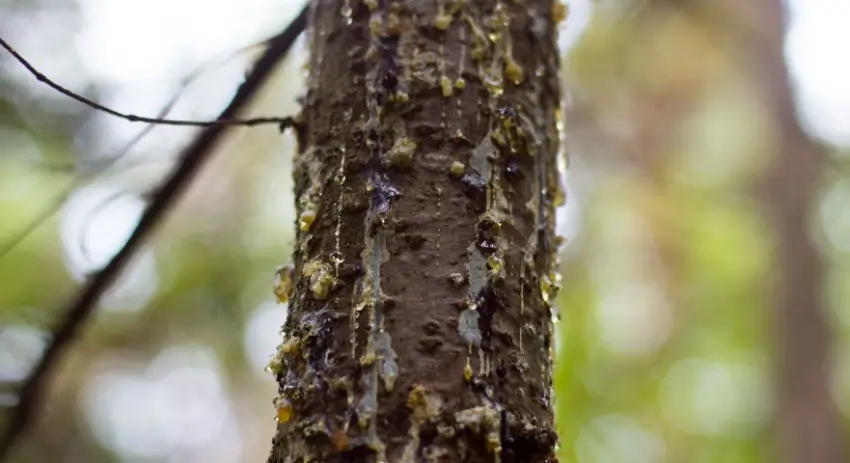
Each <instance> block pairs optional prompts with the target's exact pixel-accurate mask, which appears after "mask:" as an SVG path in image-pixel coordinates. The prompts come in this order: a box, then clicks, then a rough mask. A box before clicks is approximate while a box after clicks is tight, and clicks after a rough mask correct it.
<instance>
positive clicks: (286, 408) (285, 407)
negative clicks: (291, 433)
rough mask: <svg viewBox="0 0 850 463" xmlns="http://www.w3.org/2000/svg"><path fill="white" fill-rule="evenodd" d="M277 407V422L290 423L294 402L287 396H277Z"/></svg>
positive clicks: (275, 404)
mask: <svg viewBox="0 0 850 463" xmlns="http://www.w3.org/2000/svg"><path fill="white" fill-rule="evenodd" d="M274 406H275V408H276V409H277V414H276V418H277V422H278V423H288V422H289V421H290V420H291V419H292V415H293V413H294V412H293V410H292V402H290V401H289V400H288V399H287V398H286V397H277V398H276V399H275V403H274Z"/></svg>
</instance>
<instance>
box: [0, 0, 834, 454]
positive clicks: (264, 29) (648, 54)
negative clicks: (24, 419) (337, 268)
mask: <svg viewBox="0 0 850 463" xmlns="http://www.w3.org/2000/svg"><path fill="white" fill-rule="evenodd" d="M755 3H758V2H755ZM299 4H300V2H297V1H295V0H292V1H291V2H281V1H277V0H274V1H273V0H250V1H249V0H242V1H239V2H234V1H227V0H221V1H208V0H206V1H205V0H179V1H175V0H171V1H165V0H156V1H148V2H116V1H114V0H112V1H110V0H49V1H48V0H20V1H16V0H0V35H2V37H3V38H4V39H6V40H7V41H9V42H10V44H12V45H13V46H15V47H16V48H17V49H18V51H19V52H21V53H22V54H23V55H24V56H26V57H27V58H28V59H30V61H31V62H32V63H33V64H34V65H35V66H36V67H38V68H39V69H40V70H42V71H43V72H44V73H45V74H47V75H48V76H52V77H53V78H55V80H56V81H58V82H59V83H61V84H62V85H65V86H67V87H69V88H71V89H74V90H75V91H78V92H80V93H83V94H85V95H86V96H88V97H90V98H92V99H94V100H96V101H99V102H101V103H103V104H106V105H108V106H112V107H115V108H118V109H120V110H123V111H127V112H131V113H136V114H141V115H152V114H156V113H157V112H158V111H159V110H160V109H161V108H162V107H164V106H165V105H166V104H167V103H168V101H169V100H170V99H171V98H172V97H173V96H175V95H180V97H179V99H178V100H177V103H176V104H175V105H174V107H173V108H172V110H171V112H170V113H169V116H171V117H180V118H199V119H210V118H213V117H215V115H216V114H217V112H218V111H219V110H220V108H221V107H223V105H224V104H226V102H227V101H228V99H229V98H230V97H231V96H232V94H233V91H234V90H235V88H236V86H237V85H238V83H239V81H240V79H241V78H242V76H243V75H244V72H245V69H246V68H247V66H249V65H250V62H251V59H252V58H253V57H255V56H256V54H257V52H258V50H257V47H252V46H251V45H252V44H255V43H257V42H258V41H260V40H262V39H263V38H265V37H267V36H270V35H273V34H274V33H276V32H277V31H278V30H280V29H281V28H282V27H283V25H284V24H286V23H287V22H288V21H289V19H291V18H292V17H294V15H295V14H296V12H297V10H298V5H299ZM746 4H748V2H736V1H733V0H725V1H717V2H677V1H673V0H617V1H614V0H608V1H593V2H591V1H586V0H575V1H571V2H569V6H570V16H569V19H568V20H567V22H566V23H564V24H562V34H561V46H562V48H563V50H564V59H563V69H564V84H565V88H566V89H567V93H568V97H567V99H566V100H567V105H566V109H565V120H564V123H565V134H566V135H565V137H564V141H563V142H564V143H563V144H564V146H565V151H567V152H568V153H569V168H568V169H567V170H565V183H566V185H567V187H568V200H567V205H566V206H565V207H564V208H562V209H561V210H560V211H559V216H558V218H559V223H558V227H559V233H560V234H561V235H563V236H565V237H566V238H567V244H566V245H565V246H564V248H563V252H562V256H561V262H562V271H563V282H564V283H563V286H564V289H563V290H562V291H561V295H560V297H559V300H558V307H559V309H560V320H559V322H558V324H557V333H558V344H557V345H558V347H557V352H556V357H557V368H556V369H557V371H556V375H555V388H556V396H557V413H558V415H557V416H558V426H559V430H560V433H561V436H562V439H561V447H560V451H561V455H562V461H565V462H578V463H608V462H611V463H622V462H628V463H656V462H659V463H660V462H670V463H678V462H696V463H709V462H724V463H725V462H732V463H737V462H740V463H746V462H767V461H776V460H777V456H776V451H777V450H776V442H775V440H776V436H775V433H773V424H772V423H773V422H774V418H775V417H776V410H777V404H778V403H780V401H781V400H783V398H782V397H780V396H778V395H777V390H778V389H779V388H777V387H776V384H775V382H776V381H777V379H776V378H777V375H776V373H775V371H774V370H775V364H776V359H777V356H779V355H782V349H781V348H780V345H779V344H778V342H777V340H776V339H775V336H774V333H773V331H774V325H775V323H774V321H773V319H774V318H775V316H776V311H775V307H774V304H775V300H774V297H773V296H774V289H773V288H772V286H771V285H772V284H773V283H772V282H773V281H774V280H775V278H776V274H777V272H778V267H780V266H781V265H789V264H788V263H787V262H785V263H780V262H779V259H777V248H778V246H781V243H777V242H776V236H774V233H773V230H772V228H771V222H770V220H769V219H768V218H767V217H766V215H765V213H764V202H765V201H768V202H769V201H770V199H769V198H767V199H765V196H764V194H761V193H759V192H758V190H759V184H760V183H759V182H760V178H761V177H762V176H763V175H764V172H765V171H766V169H767V166H769V165H770V163H771V162H774V161H775V157H776V153H777V152H778V151H780V149H779V148H780V147H781V146H782V144H783V143H784V141H783V140H784V139H783V136H785V135H787V133H784V131H785V128H783V127H782V126H781V125H780V124H778V123H777V118H776V117H775V114H773V113H774V112H775V111H776V108H775V107H774V105H772V104H771V101H770V100H769V97H765V95H766V94H767V95H769V92H767V93H766V90H765V89H769V88H772V87H771V84H770V83H769V82H765V80H764V76H765V74H764V73H760V72H756V71H754V66H753V63H754V62H758V61H759V59H758V56H760V55H759V54H763V52H764V50H759V49H758V48H754V47H753V46H751V45H752V43H753V42H752V41H751V40H748V39H747V35H746V33H743V32H742V31H745V30H747V29H746V27H745V26H746V25H747V24H753V23H756V24H758V23H760V22H759V21H758V19H759V18H760V16H759V14H760V13H759V12H758V11H756V12H755V15H753V14H754V12H753V11H746V10H747V8H746V7H741V5H746ZM683 5H689V6H683ZM789 8H790V11H791V15H790V18H791V22H790V33H789V35H788V38H787V41H786V44H785V55H784V57H785V58H786V61H787V63H788V64H789V66H790V70H791V75H792V78H793V80H792V83H793V86H794V90H795V95H796V97H797V98H796V109H793V108H792V111H796V113H798V114H799V115H800V122H801V124H802V126H803V127H804V128H805V129H806V130H807V133H808V135H809V136H810V137H811V138H810V139H808V140H807V142H808V143H810V144H811V146H812V147H814V148H813V150H812V153H817V154H812V155H817V156H818V159H817V163H818V165H819V169H820V170H821V171H822V174H823V175H822V177H821V178H820V184H819V187H818V189H817V191H816V192H815V194H812V195H810V196H811V197H804V198H803V200H805V201H806V202H807V204H809V208H810V214H809V215H810V218H811V220H810V223H809V224H807V226H808V227H809V230H810V231H811V233H810V236H811V239H812V240H814V242H815V243H816V244H817V249H818V252H819V253H820V254H821V256H822V258H823V259H824V260H823V262H824V267H825V271H824V273H823V274H822V277H823V278H822V280H823V281H818V282H817V284H818V285H819V287H821V288H822V291H821V294H820V295H819V297H818V300H822V301H824V303H823V307H824V309H825V310H824V313H822V314H818V313H814V310H813V315H812V316H813V317H817V316H819V315H822V316H823V317H825V319H826V323H827V325H828V333H829V334H830V335H831V345H830V348H831V353H830V354H829V355H828V356H827V358H822V359H817V358H816V359H812V360H813V361H823V362H828V363H829V365H830V374H829V376H828V377H827V378H825V379H824V381H827V382H828V385H827V387H828V390H829V391H830V392H831V397H830V399H831V401H830V403H831V404H834V406H835V407H837V408H838V409H839V410H840V411H841V413H843V417H844V419H845V421H846V419H847V418H848V417H850V349H848V346H850V207H848V204H850V176H848V173H850V171H848V169H847V166H846V163H847V154H848V148H850V84H847V82H850V68H848V67H847V65H846V64H844V63H841V60H840V58H839V57H838V56H839V55H838V49H837V46H838V44H840V43H841V39H840V38H839V37H844V38H845V39H846V40H845V42H844V43H850V37H848V31H847V28H846V27H845V26H843V25H842V21H844V22H846V21H847V20H850V7H848V6H847V5H845V3H844V2H842V0H817V1H815V0H811V1H806V2H804V1H802V0H800V1H796V2H790V4H789ZM730 18H732V19H741V21H737V22H736V21H735V20H730ZM753 18H755V19H756V20H755V21H754V22H753V21H750V22H748V21H747V20H748V19H750V20H752V19H753ZM742 24H743V25H742ZM842 34H843V35H842ZM825 37H826V38H825ZM777 46H781V45H777ZM305 53H306V50H304V45H303V42H302V43H300V44H298V46H297V50H296V51H295V52H294V53H293V54H292V55H291V56H290V58H289V59H288V60H287V61H286V62H285V63H283V64H282V65H281V66H280V69H279V70H278V72H277V74H276V78H275V79H274V81H273V82H272V83H271V84H270V85H268V86H267V88H266V89H264V92H263V94H262V95H261V96H260V97H259V98H258V99H257V101H256V102H255V104H254V105H253V108H252V109H251V111H250V114H246V116H247V115H257V116H260V115H277V116H281V115H287V114H293V113H294V112H295V111H296V110H297V106H296V104H295V99H296V96H297V95H298V94H299V92H300V90H301V86H302V81H303V72H302V70H301V63H302V61H303V59H304V55H305ZM779 65H780V67H781V65H782V63H779ZM842 66H843V67H842ZM199 69H200V72H197V74H198V76H199V77H198V78H197V79H194V80H192V81H191V83H190V84H188V85H185V84H186V78H187V76H189V75H191V74H192V73H193V72H196V71H198V70H199ZM142 129H143V126H140V125H138V124H132V123H127V122H125V121H121V120H115V119H113V118H110V117H109V116H106V115H103V114H100V113H97V112H94V111H92V110H91V109H89V108H86V107H84V106H81V105H80V104H78V103H76V102H73V101H70V100H68V99H67V98H65V97H64V96H61V95H59V94H57V93H56V92H54V91H52V90H50V89H48V88H47V87H45V86H43V85H42V84H39V83H38V82H36V80H35V79H34V78H32V76H30V75H29V74H27V73H26V71H25V70H23V69H22V68H21V67H20V66H19V65H17V63H15V62H14V61H13V60H12V59H11V57H10V56H8V55H2V56H0V249H4V248H5V245H6V244H7V243H9V242H11V240H13V239H14V238H15V237H16V236H17V235H18V234H19V233H20V232H21V230H24V229H25V228H26V226H27V224H29V223H30V222H31V221H32V220H34V219H35V218H36V217H38V216H39V215H40V214H41V212H42V211H44V210H51V208H52V207H54V205H55V209H56V214H54V215H53V216H52V217H51V218H50V219H49V220H47V221H46V222H44V223H43V224H42V225H41V226H40V227H39V228H38V229H37V230H36V231H34V232H33V233H31V234H29V235H28V236H27V238H26V239H25V240H23V241H22V242H21V243H20V244H18V245H17V246H15V247H14V248H13V249H12V250H11V251H9V252H8V253H6V254H5V255H3V257H2V259H0V387H2V389H0V406H3V407H5V408H6V409H7V410H8V407H10V406H11V405H13V404H14V403H15V388H16V387H17V385H18V383H19V381H20V380H21V379H22V378H23V377H24V376H25V375H26V373H27V372H28V370H29V368H30V366H31V365H32V362H33V361H34V360H35V359H36V358H37V356H38V355H39V353H40V352H41V350H42V349H43V347H44V343H45V341H46V340H47V339H48V337H49V329H50V327H51V326H52V324H53V323H54V322H55V320H56V317H57V315H58V313H57V310H58V308H60V307H61V306H62V303H63V302H64V301H66V300H67V299H68V297H69V295H70V294H72V292H73V291H74V289H75V288H76V287H77V285H79V283H80V281H82V279H83V278H84V277H85V275H86V274H88V273H89V272H91V271H93V270H96V269H97V268H99V267H100V266H102V265H103V264H104V263H105V262H106V261H107V260H108V259H109V257H111V255H112V254H113V253H114V252H115V251H116V249H117V247H118V246H120V245H121V244H122V243H123V241H124V240H125V239H126V237H127V235H128V233H129V232H130V231H131V230H132V227H133V225H134V221H135V220H137V219H138V217H139V214H140V213H141V210H142V208H143V206H144V204H145V199H146V194H147V193H148V192H149V191H150V190H151V188H152V187H153V186H155V185H156V182H157V181H158V180H159V179H160V178H161V177H162V175H163V174H164V173H165V172H166V171H167V169H169V168H170V167H171V166H173V164H174V160H175V156H176V155H177V153H179V150H180V148H181V147H182V146H183V145H185V144H186V143H187V142H188V140H190V139H191V137H192V136H193V135H194V134H195V132H193V131H192V130H191V129H186V128H173V127H156V128H154V129H153V130H152V131H151V132H150V133H149V134H148V135H146V136H145V137H144V138H143V139H142V141H141V142H139V143H137V144H135V145H133V146H132V148H131V149H130V150H129V151H127V153H126V155H124V156H123V157H122V158H121V159H120V160H118V161H117V162H115V163H114V164H111V165H108V164H109V162H108V161H109V159H110V158H111V157H114V156H115V155H116V154H117V153H121V152H122V147H123V146H124V145H125V144H127V143H128V142H129V141H130V140H131V139H132V138H133V137H134V136H135V135H137V134H138V133H139V132H140V131H141V130H142ZM292 150H293V141H292V139H291V138H290V137H289V136H283V137H281V136H280V134H279V133H278V131H277V130H276V128H274V127H259V128H237V129H233V130H231V131H230V134H229V136H228V137H227V138H226V140H225V141H224V142H223V143H220V144H219V146H218V147H217V154H216V155H215V157H214V160H213V161H212V162H211V163H209V164H208V165H207V166H206V168H205V169H204V171H203V173H202V175H200V176H199V177H198V178H197V179H196V181H195V182H194V184H193V185H192V187H191V188H190V189H189V192H188V194H187V195H186V196H185V197H184V199H183V200H182V201H181V204H180V206H179V207H178V209H177V210H176V211H175V212H174V213H173V214H172V215H171V216H170V217H169V219H168V221H167V222H166V223H165V225H164V226H163V227H161V229H160V230H159V231H158V233H156V236H155V239H153V240H152V241H151V242H149V243H148V244H147V246H146V247H145V249H144V250H143V252H142V253H141V254H140V255H139V256H138V257H137V258H136V259H135V261H134V263H133V264H132V265H131V266H130V268H129V269H128V270H127V271H126V272H125V273H124V274H123V276H122V277H121V278H120V279H119V282H118V284H117V285H116V286H115V287H114V288H113V289H112V290H111V291H110V292H109V293H108V294H107V296H106V297H105V298H104V299H103V301H102V303H101V304H100V308H99V310H98V313H97V316H96V317H95V319H94V320H92V323H90V324H89V326H88V328H87V329H86V330H85V332H84V335H83V336H82V337H81V338H80V339H79V340H78V341H77V342H76V343H75V344H74V346H73V349H72V353H71V355H69V356H68V357H67V358H66V361H65V362H64V363H63V365H62V367H61V369H60V370H61V371H60V372H59V374H58V375H57V376H56V377H55V378H54V380H53V382H52V385H51V387H50V393H49V397H48V399H47V401H46V403H45V404H44V406H43V408H42V411H41V414H40V416H39V419H38V422H37V424H36V426H35V427H34V429H33V430H32V432H31V433H30V434H29V435H28V436H27V438H26V439H25V441H24V442H23V444H22V445H21V446H20V448H19V451H18V452H17V454H16V456H15V459H14V460H15V461H22V462H29V461H33V462H35V461H39V462H40V461H68V462H111V461H128V462H136V461H139V462H142V461H145V462H147V461H150V462H153V461H163V462H164V461H168V462H195V461H197V462H202V461H203V462H235V461H264V460H265V458H266V456H267V452H268V449H269V443H270V440H271V437H272V434H273V431H274V418H273V416H274V413H273V408H272V406H271V399H272V397H273V395H274V393H275V385H274V381H273V379H272V377H271V376H270V375H269V374H267V373H265V372H264V371H263V370H264V367H265V364H266V362H267V361H268V359H269V357H270V355H271V354H272V352H273V351H274V348H275V346H276V345H277V344H278V343H279V342H280V335H279V332H278V330H279V327H280V325H281V324H282V323H283V320H284V317H285V312H286V308H285V306H283V305H279V304H276V303H275V300H274V297H273V295H272V291H271V283H272V280H273V275H274V271H275V268H276V267H277V266H278V265H280V264H284V263H286V262H287V261H288V260H289V256H290V253H291V240H292V236H293V230H294V224H295V217H294V212H293V206H292V201H293V199H292V192H291V189H292V179H291V170H290V166H289V163H290V160H291V154H292ZM565 160H566V159H565ZM107 165H108V167H106V168H104V166H107ZM787 186H788V188H791V189H793V188H795V185H794V184H789V185H787ZM66 191H68V192H70V196H69V197H68V198H67V200H64V199H65V198H64V195H63V193H64V192H66ZM800 194H801V195H807V194H808V193H806V192H805V191H801V193H800ZM768 196H769V195H768ZM60 200H62V201H60ZM791 265H793V263H792V264H791ZM786 284H787V282H786ZM813 309H817V307H814V308H813ZM815 381H817V379H815ZM844 436H845V437H847V433H846V432H845V433H844Z"/></svg>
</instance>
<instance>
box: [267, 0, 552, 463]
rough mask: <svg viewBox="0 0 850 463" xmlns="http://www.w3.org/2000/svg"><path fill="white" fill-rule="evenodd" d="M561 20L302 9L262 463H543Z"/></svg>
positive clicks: (479, 10) (525, 6)
mask: <svg viewBox="0 0 850 463" xmlns="http://www.w3.org/2000/svg"><path fill="white" fill-rule="evenodd" d="M562 16H563V7H562V6H561V4H560V3H553V2H552V1H550V0H522V1H520V0H516V1H507V0H482V1H474V2H472V1H461V0H452V1H450V0H395V1H389V0H366V1H365V2H360V1H355V0H349V1H346V0H314V1H313V4H312V12H311V19H310V26H309V27H310V31H309V34H310V40H309V41H310V49H311V58H310V62H309V73H310V74H309V83H308V89H307V92H306V96H305V98H304V101H303V114H302V117H301V121H302V125H301V127H300V128H299V131H298V138H299V153H298V155H297V158H296V160H295V163H296V165H295V180H296V198H297V207H298V214H299V217H300V218H299V223H298V228H299V232H298V236H297V242H296V250H295V253H294V256H293V264H292V266H291V275H290V274H289V273H288V272H289V271H290V270H287V269H282V270H281V275H280V286H279V287H278V293H279V295H280V297H281V298H284V299H288V301H289V304H290V305H289V307H290V312H289V318H288V319H287V322H286V325H285V326H284V343H283V344H281V346H280V348H279V350H278V353H277V355H276V357H275V358H274V359H273V360H272V363H271V365H270V367H271V369H272V371H273V372H274V373H275V375H276V378H277V381H278V384H279V392H280V395H279V396H278V397H277V399H276V406H277V418H278V429H277V434H276V436H275V439H274V446H273V450H272V452H271V456H270V458H269V461H270V462H307V461H328V462H361V461H362V462H420V461H433V462H479V461H480V462H484V461H502V462H547V461H555V457H554V444H555V441H556V437H555V432H554V426H553V412H552V379H551V372H552V369H551V355H550V349H551V348H552V342H553V340H552V312H551V311H552V310H553V309H552V308H551V307H550V305H549V302H550V300H551V299H552V298H553V297H554V293H555V292H556V291H557V287H558V281H557V277H556V274H555V260H556V258H555V251H556V245H555V242H556V239H555V235H554V207H555V205H556V203H558V202H559V201H562V200H563V197H562V193H561V191H562V190H561V188H560V187H559V184H558V178H559V177H558V172H557V168H556V162H555V160H556V153H557V151H558V137H557V131H556V120H557V118H558V117H559V115H558V112H559V109H558V106H559V105H558V103H559V100H560V98H559V80H558V56H557V48H556V26H557V22H558V21H559V20H560V19H562ZM289 280H291V281H292V282H293V284H292V285H291V287H290V286H288V285H287V284H286V282H287V281H289Z"/></svg>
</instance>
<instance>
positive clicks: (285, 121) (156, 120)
mask: <svg viewBox="0 0 850 463" xmlns="http://www.w3.org/2000/svg"><path fill="white" fill-rule="evenodd" d="M0 46H2V47H3V48H5V49H6V51H8V52H9V54H11V55H12V56H13V57H14V58H15V59H16V60H18V62H19V63H21V65H22V66H23V67H24V68H26V70H27V71H29V73H30V74H32V75H33V76H34V77H35V78H36V79H38V81H39V82H41V83H44V84H45V85H47V86H48V87H50V88H52V89H54V90H56V91H57V92H59V93H61V94H63V95H65V96H67V97H69V98H71V99H73V100H76V101H78V102H80V103H82V104H84V105H86V106H88V107H90V108H92V109H96V110H98V111H101V112H104V113H106V114H109V115H111V116H115V117H118V118H121V119H124V120H127V121H130V122H145V123H148V124H157V125H177V126H190V127H212V126H223V125H246V126H252V125H260V124H280V125H281V126H282V127H288V126H290V125H291V124H292V120H291V119H290V118H288V117H253V118H250V119H236V118H225V119H221V118H219V119H216V120H214V121H196V120H188V119H167V118H164V117H148V116H137V115H135V114H130V113H124V112H121V111H118V110H116V109H112V108H110V107H108V106H104V105H102V104H100V103H98V102H96V101H93V100H91V99H89V98H86V97H84V96H82V95H80V94H79V93H76V92H74V91H71V90H69V89H67V88H65V87H63V86H61V85H59V84H57V83H56V82H54V81H53V80H52V79H50V78H49V77H47V76H46V75H44V74H43V73H42V72H41V71H39V70H38V69H36V68H35V66H33V65H32V64H30V62H29V61H27V59H26V58H24V57H23V56H22V55H21V54H20V53H18V52H17V51H16V50H15V49H14V48H12V46H11V45H9V43H8V42H6V41H5V40H3V38H2V37H0Z"/></svg>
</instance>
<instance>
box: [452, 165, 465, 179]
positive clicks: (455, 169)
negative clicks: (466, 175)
mask: <svg viewBox="0 0 850 463" xmlns="http://www.w3.org/2000/svg"><path fill="white" fill-rule="evenodd" d="M464 170H466V166H465V165H464V164H463V163H462V162H460V161H454V162H452V165H451V167H450V168H449V171H450V172H451V173H452V175H454V176H455V177H460V176H461V175H463V171H464Z"/></svg>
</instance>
